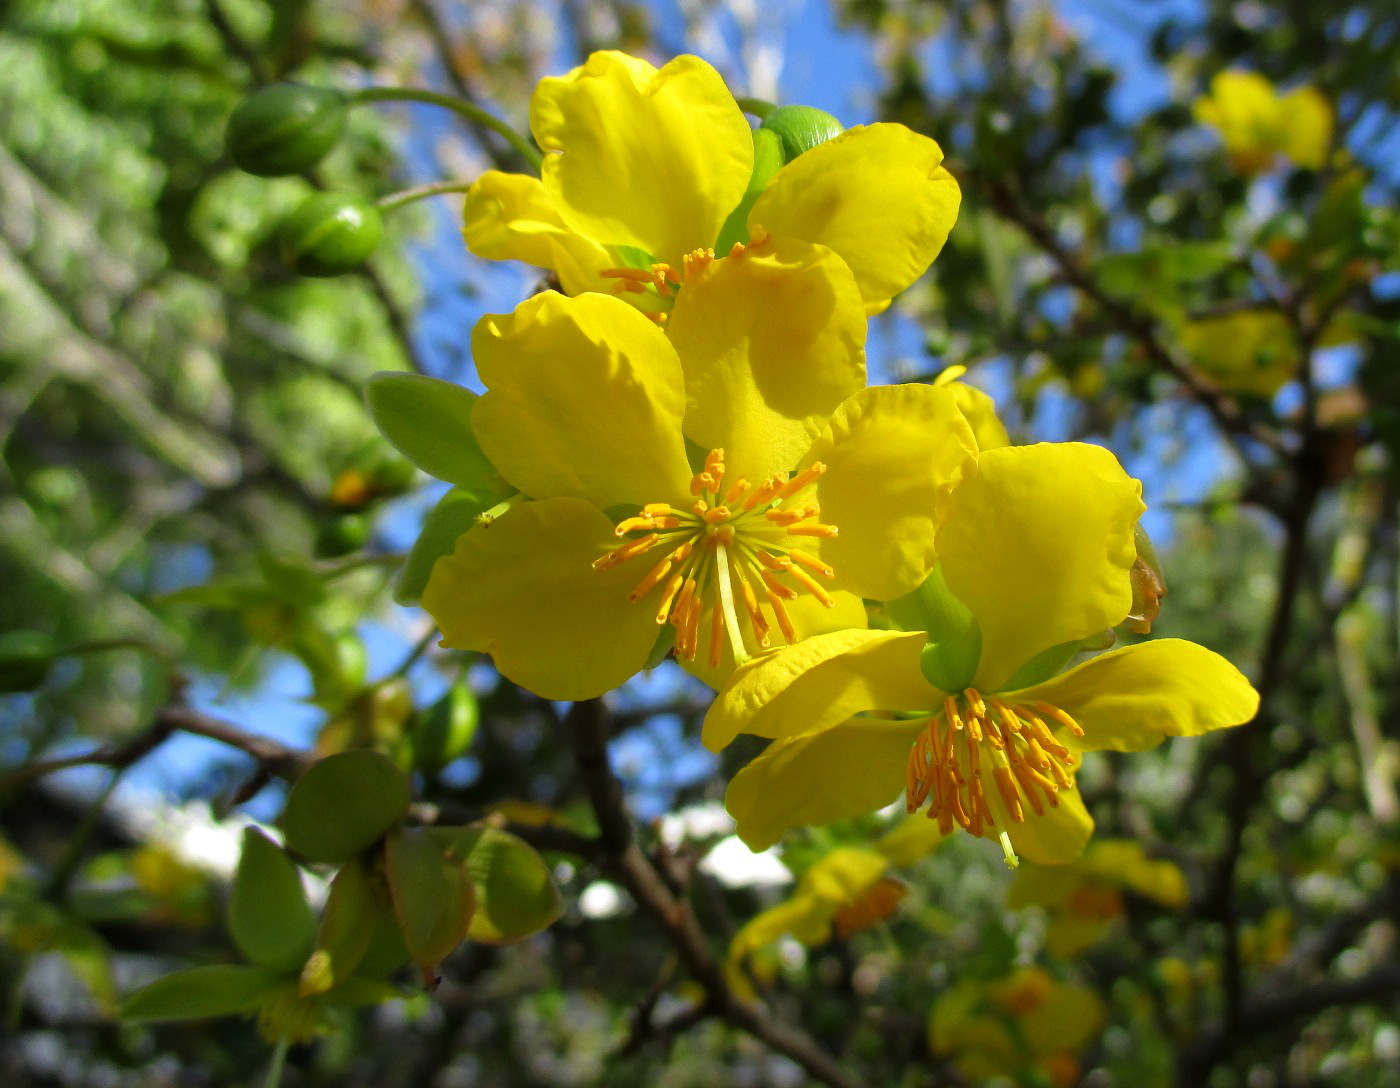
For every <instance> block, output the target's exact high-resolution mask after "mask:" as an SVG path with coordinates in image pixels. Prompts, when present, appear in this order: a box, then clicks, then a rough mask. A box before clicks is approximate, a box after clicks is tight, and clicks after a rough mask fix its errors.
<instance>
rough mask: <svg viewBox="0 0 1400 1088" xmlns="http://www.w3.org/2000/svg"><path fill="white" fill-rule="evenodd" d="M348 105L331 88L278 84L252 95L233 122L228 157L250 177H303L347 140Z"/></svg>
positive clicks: (228, 132) (227, 140)
mask: <svg viewBox="0 0 1400 1088" xmlns="http://www.w3.org/2000/svg"><path fill="white" fill-rule="evenodd" d="M348 111H349V100H348V99H347V98H346V97H345V95H343V94H342V93H341V92H340V91H337V90H332V89H331V88H329V87H308V86H305V85H304V84H301V83H274V84H273V85H272V86H270V87H264V88H263V89H262V90H260V91H257V92H255V93H254V94H251V95H249V96H248V97H247V98H245V99H244V100H243V101H242V102H240V103H239V104H238V106H237V107H236V108H235V109H234V111H233V113H232V114H231V115H230V116H229V119H228V130H227V132H226V134H225V142H226V144H227V146H228V152H229V157H230V158H232V159H233V161H234V162H235V163H237V164H238V166H239V167H240V168H241V169H243V170H246V171H247V172H248V173H250V174H257V175H258V176H259V177H265V178H275V177H283V176H285V175H287V174H300V173H301V172H302V171H303V170H309V169H311V167H313V166H315V165H316V164H317V163H318V162H320V161H321V160H322V159H324V158H325V157H326V156H327V155H328V154H330V152H331V150H332V149H333V148H334V147H335V145H336V144H338V143H340V139H341V137H342V136H344V135H345V122H346V118H347V115H348Z"/></svg>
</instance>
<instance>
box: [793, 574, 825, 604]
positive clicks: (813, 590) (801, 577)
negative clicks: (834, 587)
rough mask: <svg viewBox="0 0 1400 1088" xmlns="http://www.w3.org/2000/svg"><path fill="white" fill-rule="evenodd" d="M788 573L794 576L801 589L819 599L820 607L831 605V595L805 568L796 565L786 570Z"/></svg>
mask: <svg viewBox="0 0 1400 1088" xmlns="http://www.w3.org/2000/svg"><path fill="white" fill-rule="evenodd" d="M788 574H789V575H790V576H791V577H793V578H795V579H796V580H797V581H798V582H799V583H801V585H802V588H803V589H805V590H806V591H807V592H808V593H810V594H811V595H812V596H813V597H815V598H816V599H817V600H819V601H821V603H822V607H824V608H831V607H832V604H833V602H832V600H831V597H830V596H829V595H828V594H827V592H826V590H825V589H823V588H822V587H821V586H820V585H818V584H817V581H816V579H815V578H813V577H812V576H811V575H810V574H808V573H807V572H806V571H805V570H802V569H800V568H798V567H793V568H792V569H791V570H789V571H788Z"/></svg>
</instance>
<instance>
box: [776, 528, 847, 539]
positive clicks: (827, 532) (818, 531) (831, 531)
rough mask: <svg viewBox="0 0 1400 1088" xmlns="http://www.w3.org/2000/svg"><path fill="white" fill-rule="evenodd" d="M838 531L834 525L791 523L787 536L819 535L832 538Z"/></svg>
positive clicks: (837, 534) (838, 533)
mask: <svg viewBox="0 0 1400 1088" xmlns="http://www.w3.org/2000/svg"><path fill="white" fill-rule="evenodd" d="M840 533H841V531H840V530H839V529H837V528H836V526H835V525H793V526H792V527H790V528H789V529H788V535H789V536H820V537H825V538H826V539H827V540H831V539H834V538H835V537H837V536H839V535H840Z"/></svg>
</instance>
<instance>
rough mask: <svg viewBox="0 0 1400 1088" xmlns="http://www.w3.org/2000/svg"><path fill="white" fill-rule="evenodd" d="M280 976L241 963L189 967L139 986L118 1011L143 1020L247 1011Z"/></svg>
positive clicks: (250, 1009)
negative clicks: (186, 969)
mask: <svg viewBox="0 0 1400 1088" xmlns="http://www.w3.org/2000/svg"><path fill="white" fill-rule="evenodd" d="M281 977H282V976H280V975H278V974H277V973H276V972H274V971H268V970H264V969H263V968H261V967H247V966H244V965H242V964H233V963H229V964H216V965H213V966H209V967H192V968H190V969H189V970H188V971H176V972H175V973H174V974H173V975H166V976H164V977H163V978H158V979H156V980H155V981H154V982H151V983H148V984H147V985H145V986H142V987H141V989H139V990H137V991H136V992H135V993H133V994H132V995H131V996H130V997H128V998H127V999H126V1001H124V1002H123V1003H122V1007H121V1011H120V1013H119V1015H120V1016H121V1018H122V1019H123V1020H127V1021H130V1022H132V1023H142V1022H152V1021H161V1020H201V1019H204V1018H205V1017H210V1016H237V1015H240V1014H243V1013H250V1012H252V1011H253V1010H254V1009H256V1008H257V1007H258V1005H259V1004H261V1002H262V999H263V997H264V995H266V994H267V992H268V991H269V990H270V989H272V988H273V987H275V986H276V985H277V984H278V982H279V980H280V979H281Z"/></svg>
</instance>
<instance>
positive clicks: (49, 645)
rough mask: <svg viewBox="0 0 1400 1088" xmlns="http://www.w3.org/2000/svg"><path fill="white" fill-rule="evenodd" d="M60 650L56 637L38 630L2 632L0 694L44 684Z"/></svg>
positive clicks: (28, 689)
mask: <svg viewBox="0 0 1400 1088" xmlns="http://www.w3.org/2000/svg"><path fill="white" fill-rule="evenodd" d="M57 649H58V646H57V644H55V642H54V641H53V639H51V638H49V636H48V635H44V634H40V633H39V632H38V631H6V632H5V633H4V634H3V635H0V695H6V694H9V693H11V692H16V691H34V690H35V689H36V688H41V687H43V686H44V681H46V680H47V679H48V678H49V669H51V668H52V667H53V662H54V657H55V655H56V651H57Z"/></svg>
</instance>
